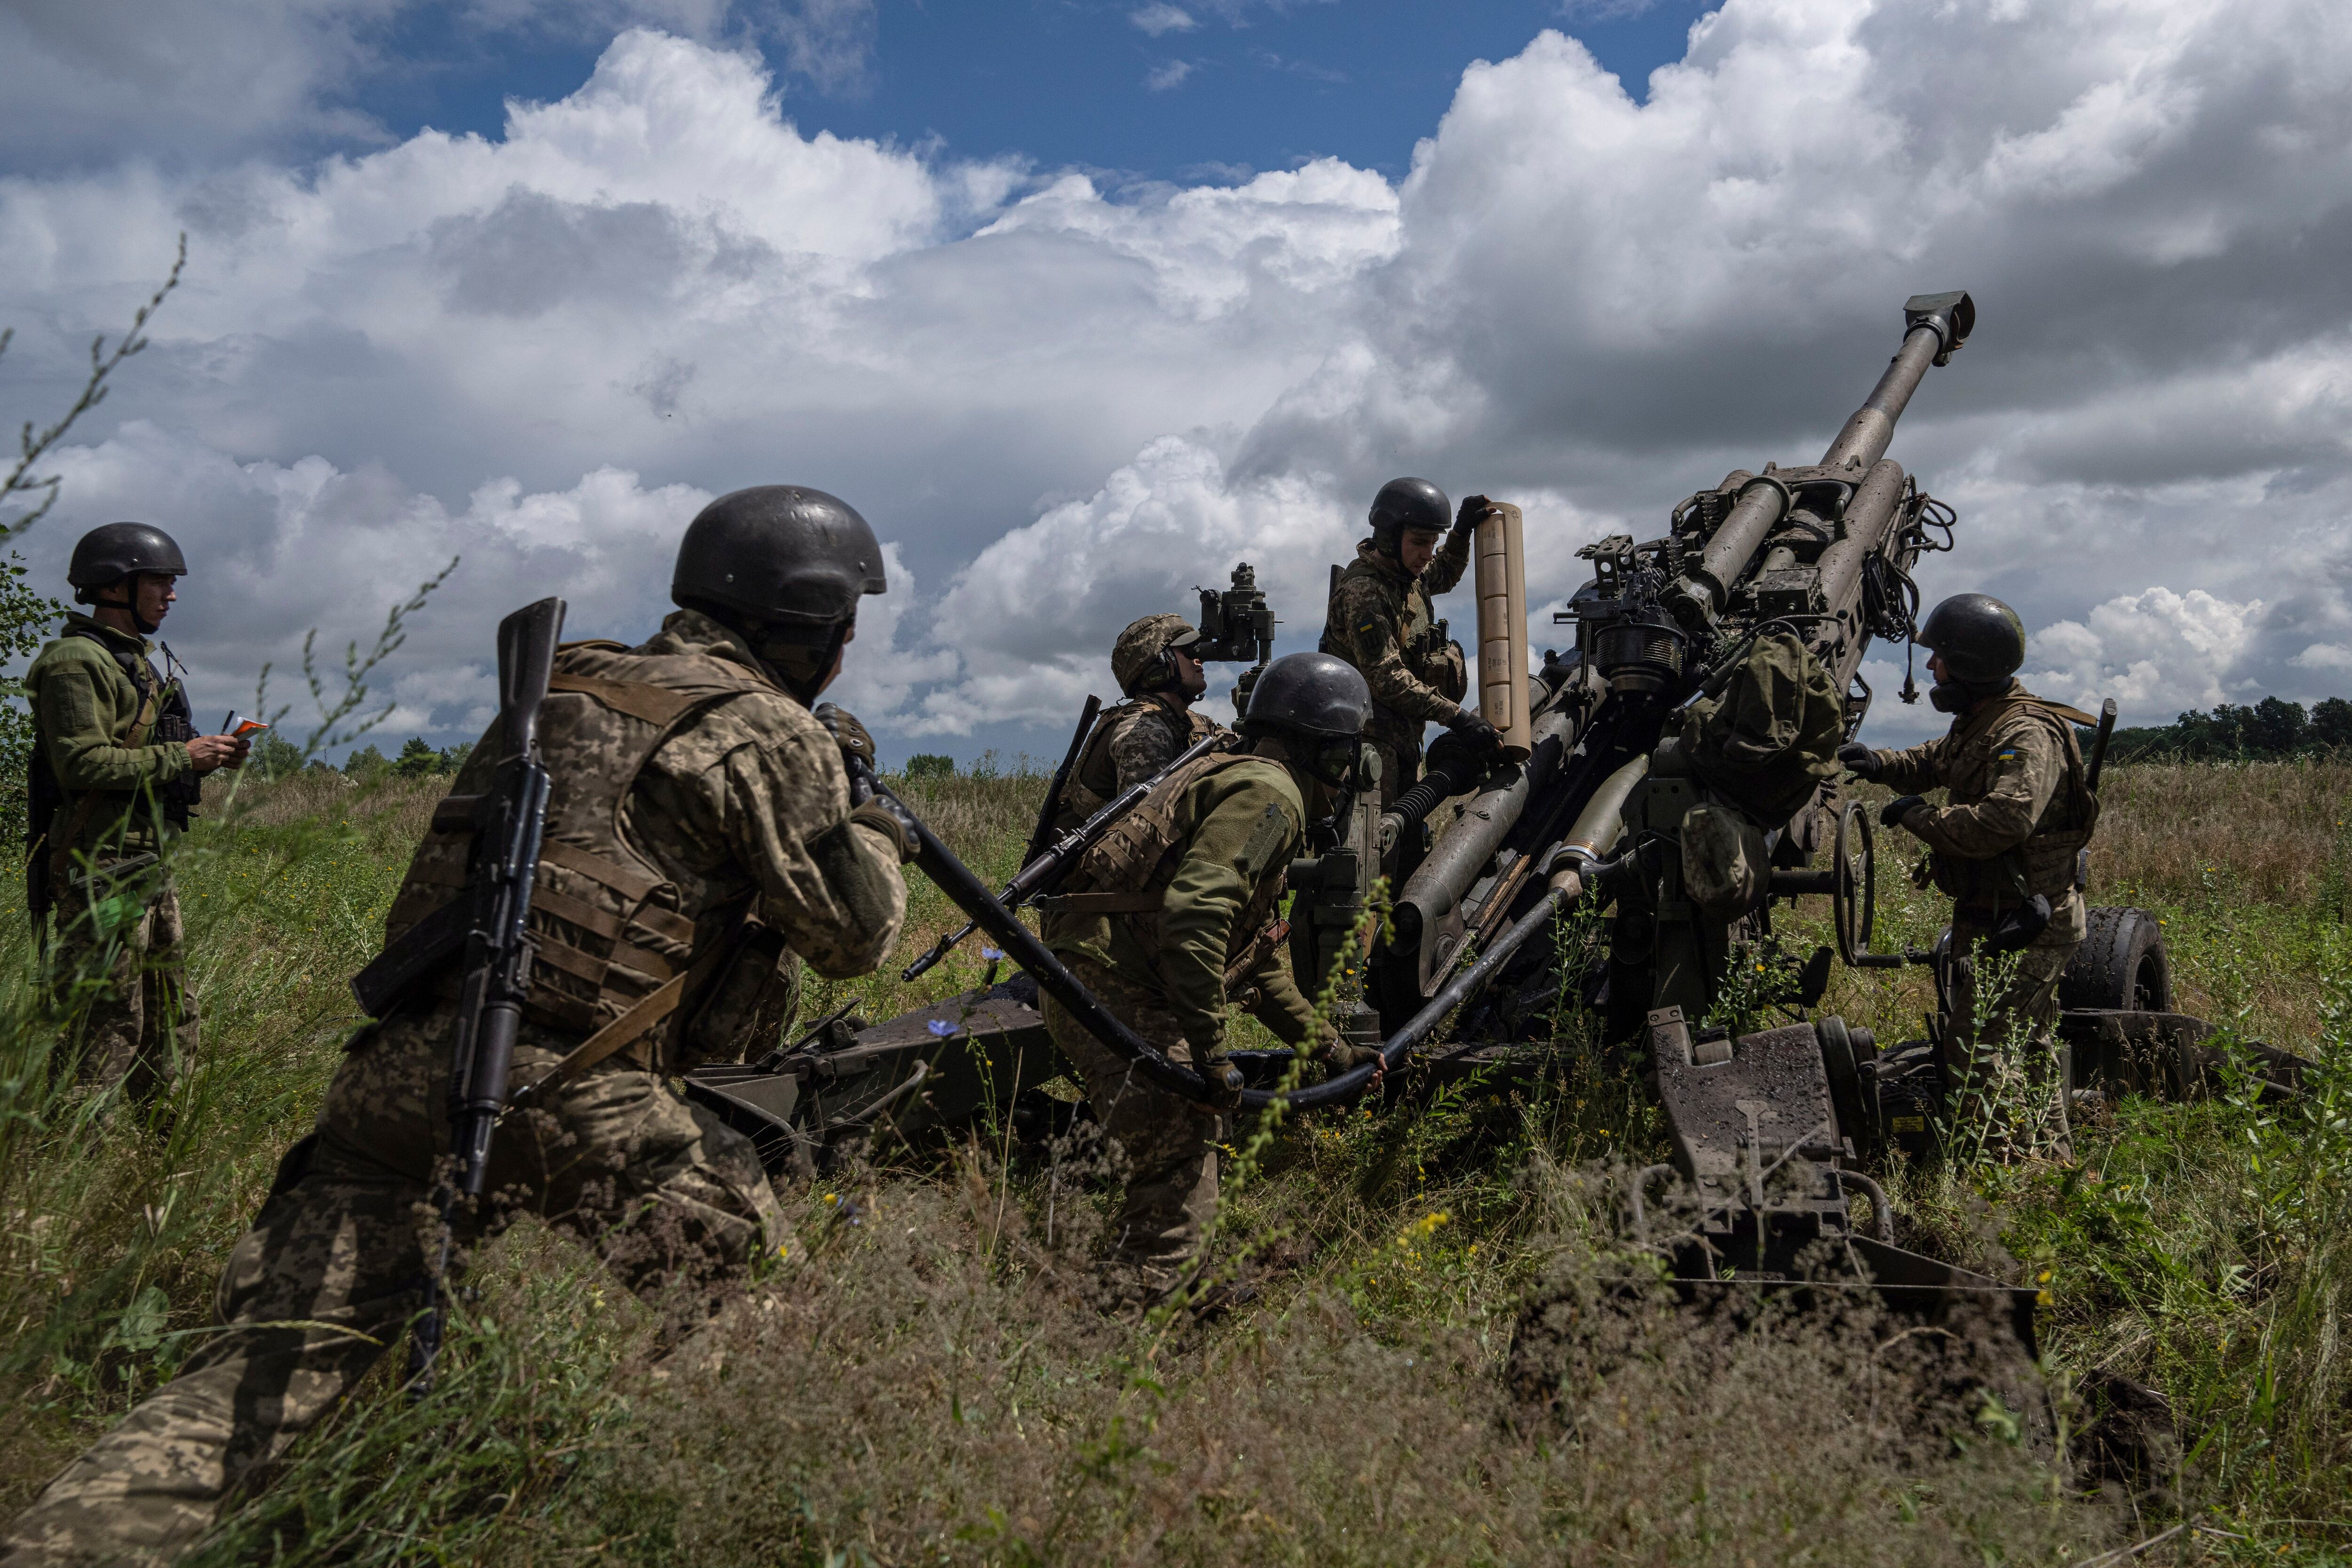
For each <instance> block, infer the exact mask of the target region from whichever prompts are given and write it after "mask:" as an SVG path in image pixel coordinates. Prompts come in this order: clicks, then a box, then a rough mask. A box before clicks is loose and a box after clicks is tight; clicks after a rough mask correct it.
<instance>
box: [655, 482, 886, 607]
mask: <svg viewBox="0 0 2352 1568" xmlns="http://www.w3.org/2000/svg"><path fill="white" fill-rule="evenodd" d="M888 587H889V584H887V583H886V582H885V581H884V580H883V575H882V546H881V544H880V542H878V541H877V540H876V539H875V537H874V531H873V529H871V528H869V527H867V526H866V520H865V519H864V518H862V517H860V516H858V515H857V510H856V508H855V507H853V506H851V505H850V504H849V503H848V502H847V501H845V500H841V499H840V498H839V497H837V496H829V495H827V494H825V493H824V491H823V490H813V489H806V488H804V487H803V486H800V485H756V486H754V487H752V488H751V489H745V490H735V491H732V492H731V493H730V494H727V495H723V496H720V497H719V499H718V500H715V501H712V502H711V503H710V504H709V506H707V507H704V508H703V509H702V510H701V511H699V512H698V513H697V514H696V515H695V519H694V521H692V522H689V523H688V524H687V525H686V537H685V538H684V539H683V540H680V541H679V542H678V546H677V568H676V570H675V571H674V572H673V573H672V574H671V576H670V584H669V596H670V598H671V599H672V600H674V601H675V602H677V604H679V605H686V606H687V607H688V608H690V609H708V608H709V607H710V606H713V605H716V606H718V607H719V608H720V609H723V610H726V611H728V612H730V614H729V615H728V616H726V619H727V620H728V621H729V623H730V625H740V626H746V627H765V628H772V629H775V630H777V631H779V632H780V633H781V632H782V629H783V628H787V627H796V628H800V629H801V630H802V632H803V635H802V636H800V637H794V638H789V639H788V640H794V641H801V642H806V643H808V644H810V645H812V646H815V645H820V644H823V643H824V642H825V641H827V640H828V637H829V634H830V633H831V632H832V631H833V630H834V628H835V626H838V625H840V624H841V623H842V622H845V621H847V620H850V619H852V618H854V617H855V616H856V614H857V601H858V599H859V597H860V596H861V595H866V594H880V593H886V592H887V591H888Z"/></svg>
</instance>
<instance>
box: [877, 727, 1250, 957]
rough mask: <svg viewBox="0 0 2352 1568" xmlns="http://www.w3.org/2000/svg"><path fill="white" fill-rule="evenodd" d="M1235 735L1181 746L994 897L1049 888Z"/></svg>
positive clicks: (1013, 900) (1008, 899)
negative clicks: (1125, 819)
mask: <svg viewBox="0 0 2352 1568" xmlns="http://www.w3.org/2000/svg"><path fill="white" fill-rule="evenodd" d="M1233 740H1234V735H1233V733H1232V731H1225V730H1220V731H1214V732H1213V733H1211V734H1207V735H1203V736H1202V737H1201V738H1200V739H1199V740H1197V741H1195V742H1192V744H1191V745H1189V746H1187V747H1185V748H1184V750H1182V751H1181V752H1178V753H1177V754H1176V760H1175V761H1173V762H1171V763H1169V764H1168V765H1167V766H1166V767H1164V768H1162V769H1160V771H1159V772H1158V773H1154V774H1152V775H1151V776H1150V778H1148V779H1139V780H1137V781H1136V782H1135V783H1134V784H1130V785H1129V786H1128V787H1127V789H1126V790H1125V791H1123V792H1122V793H1121V794H1120V795H1118V798H1116V799H1114V800H1113V801H1111V803H1110V804H1109V805H1106V806H1104V807H1103V808H1102V809H1101V810H1100V811H1097V812H1096V813H1095V814H1094V815H1093V816H1089V817H1087V819H1086V820H1085V821H1084V822H1082V823H1080V824H1078V826H1076V827H1073V828H1071V829H1070V830H1069V831H1068V832H1067V833H1065V834H1063V835H1062V837H1059V838H1057V839H1055V841H1054V842H1053V843H1052V844H1050V845H1048V846H1047V847H1045V851H1044V853H1042V854H1039V855H1036V856H1035V857H1034V858H1032V859H1031V860H1030V862H1029V863H1028V864H1027V865H1026V866H1024V867H1022V868H1021V872H1020V874H1019V875H1018V876H1016V877H1014V878H1013V880H1011V881H1009V882H1007V883H1005V884H1004V889H1003V891H1002V892H1000V893H998V894H997V895H996V901H997V902H998V903H1000V904H1002V905H1003V906H1004V908H1006V909H1007V910H1017V909H1019V908H1020V907H1021V906H1022V905H1024V904H1025V903H1027V902H1028V901H1029V900H1032V899H1034V898H1036V897H1038V896H1039V895H1041V894H1045V893H1050V892H1052V891H1053V890H1054V889H1055V886H1057V885H1058V884H1059V883H1060V882H1061V880H1062V879H1063V878H1064V877H1066V876H1067V875H1068V874H1069V871H1070V868H1072V867H1073V866H1076V864H1077V863H1078V860H1079V858H1081V857H1082V856H1084V855H1085V854H1086V852H1087V850H1089V849H1091V848H1093V847H1095V846H1096V845H1097V844H1099V843H1101V842H1102V837H1103V835H1104V834H1106V833H1108V832H1109V831H1110V830H1111V829H1112V828H1113V827H1114V826H1117V825H1118V819H1119V818H1120V817H1122V816H1126V815H1127V814H1128V813H1129V812H1130V811H1133V810H1134V809H1135V808H1136V807H1137V806H1139V805H1142V804H1143V797H1144V796H1145V795H1150V793H1151V791H1152V789H1153V787H1154V786H1155V785H1157V784H1159V783H1160V780H1162V779H1164V778H1166V777H1167V776H1168V775H1169V774H1171V773H1174V772H1175V771H1176V770H1177V769H1178V768H1181V767H1182V766H1183V765H1184V764H1185V763H1189V762H1191V761H1192V759H1193V758H1195V757H1198V756H1201V755H1203V754H1204V753H1206V752H1213V751H1214V750H1216V749H1217V748H1218V747H1220V746H1224V745H1229V744H1231V743H1232V742H1233ZM980 923H981V922H980V920H979V918H978V917H977V916H974V917H973V918H972V919H971V920H970V921H966V922H965V923H964V925H963V927H962V928H961V930H958V931H950V932H949V933H948V934H947V935H945V936H943V937H941V938H940V940H939V941H937V942H933V943H932V944H931V950H930V951H929V952H926V953H925V954H923V956H922V957H920V958H919V959H917V960H915V962H914V963H910V964H908V965H907V967H906V969H905V970H904V971H903V972H902V973H900V974H899V976H898V978H899V979H901V980H912V979H914V978H915V977H916V976H917V975H919V974H921V973H923V972H924V971H925V970H928V969H929V968H930V967H931V966H932V965H933V964H935V963H939V961H940V959H942V958H945V957H946V956H947V955H948V953H949V952H950V951H951V950H952V949H953V948H954V947H955V945H956V943H958V942H961V941H962V940H963V939H964V938H966V937H968V936H970V935H971V933H972V932H973V931H977V930H979V929H980Z"/></svg>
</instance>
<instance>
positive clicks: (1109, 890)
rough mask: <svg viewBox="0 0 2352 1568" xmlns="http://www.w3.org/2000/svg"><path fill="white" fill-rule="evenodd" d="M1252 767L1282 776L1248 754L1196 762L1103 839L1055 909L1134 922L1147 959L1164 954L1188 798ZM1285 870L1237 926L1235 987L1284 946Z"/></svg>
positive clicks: (1230, 950)
mask: <svg viewBox="0 0 2352 1568" xmlns="http://www.w3.org/2000/svg"><path fill="white" fill-rule="evenodd" d="M1243 763H1256V764H1258V765H1259V766H1261V767H1267V768H1273V769H1276V771H1280V770H1281V769H1282V764H1281V763H1278V762H1276V761H1274V760H1273V759H1272V758H1270V757H1260V756H1255V755H1253V754H1251V753H1250V752H1213V753H1211V754H1210V755H1208V756H1204V757H1196V758H1194V759H1193V760H1192V762H1189V763H1185V764H1184V765H1183V766H1182V767H1181V768H1179V769H1177V770H1176V771H1175V772H1174V773H1170V774H1169V775H1168V776H1167V777H1166V778H1165V779H1162V780H1161V781H1160V784H1159V786H1158V787H1157V788H1155V789H1154V790H1153V791H1152V792H1151V793H1150V795H1146V796H1144V797H1143V800H1142V802H1141V803H1140V804H1139V805H1137V806H1136V808H1135V809H1134V810H1132V811H1130V812H1129V813H1128V814H1127V815H1126V816H1122V817H1120V818H1119V819H1118V822H1117V823H1116V824H1114V825H1113V826H1112V827H1111V829H1110V831H1109V832H1108V833H1106V834H1104V835H1103V837H1102V841H1101V842H1100V843H1098V844H1097V845H1096V846H1095V847H1093V848H1091V849H1089V850H1087V853H1086V856H1085V858H1083V859H1081V860H1080V861H1079V862H1078V865H1077V868H1076V871H1074V872H1073V873H1071V876H1070V880H1069V882H1068V883H1067V884H1066V890H1065V891H1064V893H1063V895H1062V896H1061V897H1059V898H1057V899H1055V900H1054V903H1055V906H1056V907H1057V908H1059V909H1062V910H1068V911H1069V912H1071V913H1073V914H1081V915H1083V914H1108V915H1115V916H1118V917H1120V918H1123V919H1125V920H1127V921H1130V922H1131V923H1132V927H1133V930H1134V931H1135V934H1136V937H1137V939H1138V941H1139V942H1140V944H1141V945H1142V947H1143V950H1144V951H1145V952H1159V951H1160V907H1161V906H1162V905H1163V904H1164V903H1166V901H1167V898H1168V885H1169V884H1170V883H1171V882H1172V881H1174V880H1175V879H1176V870H1177V868H1178V867H1180V866H1181V865H1182V864H1183V861H1184V854H1183V850H1184V843H1185V841H1184V839H1183V838H1182V837H1181V836H1180V835H1179V834H1178V832H1177V827H1176V817H1177V813H1178V810H1179V809H1180V808H1181V805H1182V803H1183V800H1184V796H1185V794H1186V793H1187V792H1188V791H1190V790H1191V789H1192V786H1193V785H1194V784H1199V783H1200V782H1201V781H1202V780H1203V779H1206V778H1209V777H1212V776H1213V775H1214V774H1216V773H1223V772H1224V771H1225V770H1226V769H1228V768H1234V767H1238V766H1240V765H1241V764H1243ZM1279 864H1280V865H1281V867H1282V869H1281V870H1279V871H1276V873H1275V874H1274V875H1272V876H1269V877H1264V878H1261V879H1259V881H1258V885H1257V886H1256V887H1255V889H1252V890H1251V892H1250V897H1249V901H1248V902H1247V903H1245V904H1244V905H1243V906H1242V910H1241V913H1240V914H1239V915H1238V916H1237V917H1236V918H1235V919H1234V924H1233V931H1232V933H1231V935H1230V937H1229V938H1228V946H1227V949H1226V955H1225V984H1227V985H1228V986H1231V985H1233V984H1235V983H1237V982H1238V981H1239V979H1240V978H1241V976H1242V975H1244V974H1246V973H1248V972H1249V971H1250V970H1251V969H1252V968H1255V966H1256V963H1257V962H1258V960H1259V959H1260V958H1262V957H1263V956H1264V955H1265V950H1266V948H1267V947H1268V946H1269V945H1270V944H1271V943H1273V942H1279V941H1280V940H1281V935H1282V933H1281V932H1279V931H1276V930H1275V922H1274V913H1275V910H1276V909H1277V908H1279V907H1280V905H1281V903H1282V895H1283V893H1284V892H1285V891H1286V890H1287V888H1288V885H1289V880H1290V876H1289V859H1288V858H1287V857H1285V858H1282V859H1281V860H1280V862H1279Z"/></svg>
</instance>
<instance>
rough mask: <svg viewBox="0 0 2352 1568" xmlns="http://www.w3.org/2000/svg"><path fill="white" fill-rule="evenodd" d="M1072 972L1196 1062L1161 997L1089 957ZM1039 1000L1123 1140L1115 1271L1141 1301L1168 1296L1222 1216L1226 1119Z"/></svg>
mask: <svg viewBox="0 0 2352 1568" xmlns="http://www.w3.org/2000/svg"><path fill="white" fill-rule="evenodd" d="M1070 968H1071V971H1072V973H1075V974H1076V975H1077V977H1078V980H1079V982H1080V983H1081V984H1084V985H1085V986H1086V988H1087V990H1089V991H1091V992H1093V993H1094V994H1095V995H1096V996H1097V998H1099V999H1100V1000H1101V1002H1102V1003H1103V1005H1105V1006H1108V1008H1109V1009H1110V1010H1111V1011H1112V1012H1113V1013H1115V1014H1117V1015H1118V1017H1119V1019H1120V1020H1121V1021H1122V1022H1123V1023H1125V1024H1126V1025H1127V1026H1128V1027H1129V1028H1130V1029H1133V1030H1134V1031H1135V1032H1136V1033H1137V1034H1139V1035H1140V1036H1142V1037H1144V1038H1145V1039H1146V1040H1148V1041H1150V1043H1151V1044H1153V1045H1155V1046H1157V1047H1160V1050H1161V1051H1163V1052H1165V1053H1166V1054H1167V1055H1168V1057H1169V1058H1171V1060H1174V1061H1179V1062H1182V1063H1184V1064H1185V1065H1186V1066H1191V1065H1192V1047H1190V1046H1189V1045H1187V1044H1186V1043H1185V1040H1184V1036H1183V1033H1182V1031H1181V1030H1180V1029H1179V1028H1178V1027H1177V1025H1176V1018H1175V1016H1174V1015H1173V1014H1171V1013H1170V1012H1169V1011H1168V1010H1167V1009H1166V1008H1165V1007H1162V1006H1161V1005H1160V1002H1159V998H1158V997H1157V996H1155V995H1153V994H1151V993H1150V992H1148V991H1145V990H1143V989H1141V988H1139V987H1138V986H1134V985H1130V984H1128V983H1127V982H1126V981H1123V980H1121V979H1119V978H1118V976H1117V975H1114V974H1112V973H1110V972H1109V971H1108V970H1107V969H1104V968H1102V967H1101V966H1100V965H1098V964H1095V963H1087V962H1086V961H1085V960H1083V959H1074V960H1072V961H1071V963H1070ZM1043 1001H1044V1003H1045V1027H1046V1028H1047V1030H1048V1031H1050V1032H1051V1033H1052V1035H1053V1037H1054V1044H1055V1045H1056V1046H1058V1047H1061V1050H1062V1054H1063V1055H1064V1056H1066V1057H1067V1058H1069V1059H1070V1061H1071V1062H1072V1063H1073V1064H1074V1065H1075V1066H1076V1068H1077V1069H1078V1076H1079V1077H1080V1078H1082V1079H1085V1080H1086V1086H1087V1099H1088V1100H1091V1101H1092V1102H1093V1104H1094V1112H1095V1120H1096V1121H1099V1122H1101V1123H1102V1127H1103V1131H1105V1132H1107V1133H1108V1134H1109V1135H1110V1137H1111V1139H1112V1141H1113V1142H1115V1143H1116V1144H1117V1145H1118V1154H1119V1157H1120V1158H1121V1160H1122V1161H1123V1163H1124V1164H1125V1167H1126V1175H1127V1195H1126V1200H1125V1202H1124V1203H1123V1204H1122V1205H1120V1208H1119V1215H1118V1239H1117V1241H1116V1242H1115V1243H1114V1244H1113V1246H1112V1250H1111V1257H1110V1267H1111V1269H1112V1270H1113V1272H1115V1273H1117V1274H1120V1275H1124V1276H1126V1277H1127V1278H1126V1279H1125V1280H1122V1281H1121V1283H1122V1284H1125V1283H1131V1284H1133V1285H1134V1286H1135V1287H1137V1288H1138V1289H1139V1293H1140V1294H1142V1295H1143V1296H1145V1297H1152V1296H1159V1295H1163V1294H1165V1293H1166V1292H1167V1291H1169V1290H1170V1289H1173V1288H1174V1287H1175V1286H1176V1285H1177V1284H1179V1283H1180V1282H1181V1280H1182V1279H1183V1277H1184V1270H1185V1268H1187V1267H1188V1266H1189V1265H1190V1264H1191V1263H1192V1259H1193V1258H1195V1257H1196V1256H1197V1255H1198V1254H1199V1252H1200V1250H1201V1237H1202V1231H1203V1230H1204V1229H1205V1228H1206V1227H1207V1226H1208V1223H1209V1221H1210V1219H1211V1218H1212V1217H1213V1216H1214V1215H1215V1214H1216V1212H1217V1148H1216V1145H1217V1143H1218V1142H1219V1141H1220V1140H1221V1139H1223V1136H1224V1119H1223V1117H1221V1116H1219V1115H1218V1114H1217V1113H1216V1112H1215V1111H1213V1110H1208V1109H1206V1108H1205V1107H1202V1106H1201V1105H1199V1104H1197V1103H1195V1102H1194V1101H1192V1100H1187V1099H1185V1098H1184V1097H1183V1096H1182V1095H1181V1094H1176V1093H1172V1092H1171V1091H1170V1090H1168V1089H1161V1088H1160V1086H1159V1085H1157V1084H1155V1083H1153V1082H1152V1081H1151V1080H1150V1079H1148V1078H1146V1077H1145V1076H1144V1075H1143V1073H1142V1071H1141V1069H1139V1068H1137V1067H1135V1066H1134V1065H1133V1064H1132V1063H1130V1062H1129V1061H1128V1060H1127V1058H1124V1057H1122V1056H1120V1055H1119V1054H1118V1052H1116V1051H1114V1050H1112V1049H1111V1048H1110V1047H1108V1046H1106V1045H1104V1044H1103V1043H1102V1042H1101V1041H1099V1040H1097V1039H1096V1038H1095V1037H1093V1036H1092V1035H1090V1034H1088V1033H1087V1031H1086V1029H1085V1027H1084V1026H1081V1025H1080V1024H1079V1023H1078V1021H1077V1020H1076V1019H1075V1018H1073V1017H1071V1016H1070V1015H1069V1014H1068V1013H1067V1012H1066V1011H1065V1010H1064V1009H1063V1007H1062V1005H1061V1004H1060V1003H1058V1002H1056V1001H1055V1000H1054V999H1053V997H1052V996H1050V995H1048V996H1045V997H1044V998H1043Z"/></svg>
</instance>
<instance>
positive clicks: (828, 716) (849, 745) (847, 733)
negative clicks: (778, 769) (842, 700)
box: [809, 702, 877, 768]
mask: <svg viewBox="0 0 2352 1568" xmlns="http://www.w3.org/2000/svg"><path fill="white" fill-rule="evenodd" d="M809 717H810V718H812V719H814V720H815V721H817V722H818V723H820V724H822V725H824V729H825V733H827V734H829V735H831V736H832V737H833V743H834V744H835V745H836V746H839V747H840V748H841V754H842V755H843V756H845V757H856V759H857V760H858V761H859V762H861V763H865V764H866V766H867V767H868V768H873V767H875V766H876V765H877V764H876V763H875V761H874V737H873V736H871V735H869V734H867V733H866V726H865V725H863V724H861V723H859V722H858V721H857V718H856V715H855V714H853V713H851V712H850V711H849V710H847V709H845V708H842V707H839V706H837V705H835V704H834V703H831V702H820V703H818V704H817V705H816V706H815V707H814V708H812V709H810V710H809Z"/></svg>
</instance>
